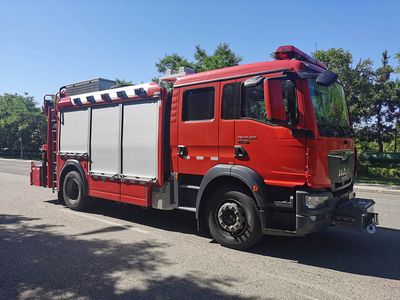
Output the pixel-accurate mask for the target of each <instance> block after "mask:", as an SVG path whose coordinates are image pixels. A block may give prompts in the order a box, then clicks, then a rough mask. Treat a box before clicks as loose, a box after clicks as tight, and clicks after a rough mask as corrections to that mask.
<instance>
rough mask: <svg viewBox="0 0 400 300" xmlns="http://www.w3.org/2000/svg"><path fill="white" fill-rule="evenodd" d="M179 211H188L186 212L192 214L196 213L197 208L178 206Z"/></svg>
mask: <svg viewBox="0 0 400 300" xmlns="http://www.w3.org/2000/svg"><path fill="white" fill-rule="evenodd" d="M178 209H180V210H186V211H191V212H196V208H195V207H187V206H178Z"/></svg>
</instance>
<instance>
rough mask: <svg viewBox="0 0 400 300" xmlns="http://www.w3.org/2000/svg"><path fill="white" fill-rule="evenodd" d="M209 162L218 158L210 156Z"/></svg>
mask: <svg viewBox="0 0 400 300" xmlns="http://www.w3.org/2000/svg"><path fill="white" fill-rule="evenodd" d="M210 160H218V156H211V157H210Z"/></svg>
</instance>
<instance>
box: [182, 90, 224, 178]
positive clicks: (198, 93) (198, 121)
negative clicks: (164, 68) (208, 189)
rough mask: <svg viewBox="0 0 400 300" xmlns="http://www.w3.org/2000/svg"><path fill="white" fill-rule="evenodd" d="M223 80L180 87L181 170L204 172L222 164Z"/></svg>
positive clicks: (193, 172)
mask: <svg viewBox="0 0 400 300" xmlns="http://www.w3.org/2000/svg"><path fill="white" fill-rule="evenodd" d="M219 85H220V84H219V83H218V82H214V83H207V84H201V85H193V86H189V87H183V88H180V91H179V112H178V146H177V147H178V149H177V151H178V172H179V173H184V174H196V175H204V174H205V173H206V172H207V171H208V170H209V169H210V168H212V167H213V166H215V165H216V164H218V160H219V159H218V123H219V118H218V112H219V101H217V100H218V99H219Z"/></svg>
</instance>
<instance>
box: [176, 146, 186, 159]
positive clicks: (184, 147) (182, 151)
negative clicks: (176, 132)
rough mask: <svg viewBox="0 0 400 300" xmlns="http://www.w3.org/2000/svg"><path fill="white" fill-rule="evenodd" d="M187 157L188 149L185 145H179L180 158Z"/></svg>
mask: <svg viewBox="0 0 400 300" xmlns="http://www.w3.org/2000/svg"><path fill="white" fill-rule="evenodd" d="M186 155H187V148H186V146H184V145H178V156H180V157H184V156H186Z"/></svg>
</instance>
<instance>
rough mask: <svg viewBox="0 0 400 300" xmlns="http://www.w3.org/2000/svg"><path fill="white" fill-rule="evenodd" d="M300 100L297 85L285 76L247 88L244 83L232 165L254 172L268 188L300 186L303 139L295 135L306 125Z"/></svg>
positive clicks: (302, 174)
mask: <svg viewBox="0 0 400 300" xmlns="http://www.w3.org/2000/svg"><path fill="white" fill-rule="evenodd" d="M270 80H272V81H270ZM254 82H256V83H255V84H254ZM267 83H268V84H267ZM270 83H271V84H270ZM268 86H269V87H270V88H273V91H270V90H268V88H266V87H268ZM267 94H268V95H269V96H267V97H266V96H265V95H267ZM271 95H272V96H271ZM268 97H270V98H271V99H269V98H268ZM301 99H302V95H301V92H300V90H299V84H298V82H296V81H294V80H291V79H289V78H287V77H285V76H280V77H276V78H267V79H264V78H258V79H257V78H256V79H253V83H251V82H250V84H249V85H247V86H246V81H244V82H243V83H242V85H241V104H240V118H238V119H237V120H235V164H238V165H244V166H247V167H249V168H251V169H253V170H255V171H256V172H257V173H258V174H260V175H261V176H262V177H263V178H264V180H265V182H266V183H267V184H270V185H278V186H295V185H303V184H304V182H305V169H306V155H305V136H304V135H302V134H298V133H299V132H300V133H301V132H302V131H301V129H302V128H303V127H304V125H305V121H304V110H303V109H302V105H299V103H301V101H299V100H301ZM275 100H276V101H275ZM271 112H273V114H271Z"/></svg>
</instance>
